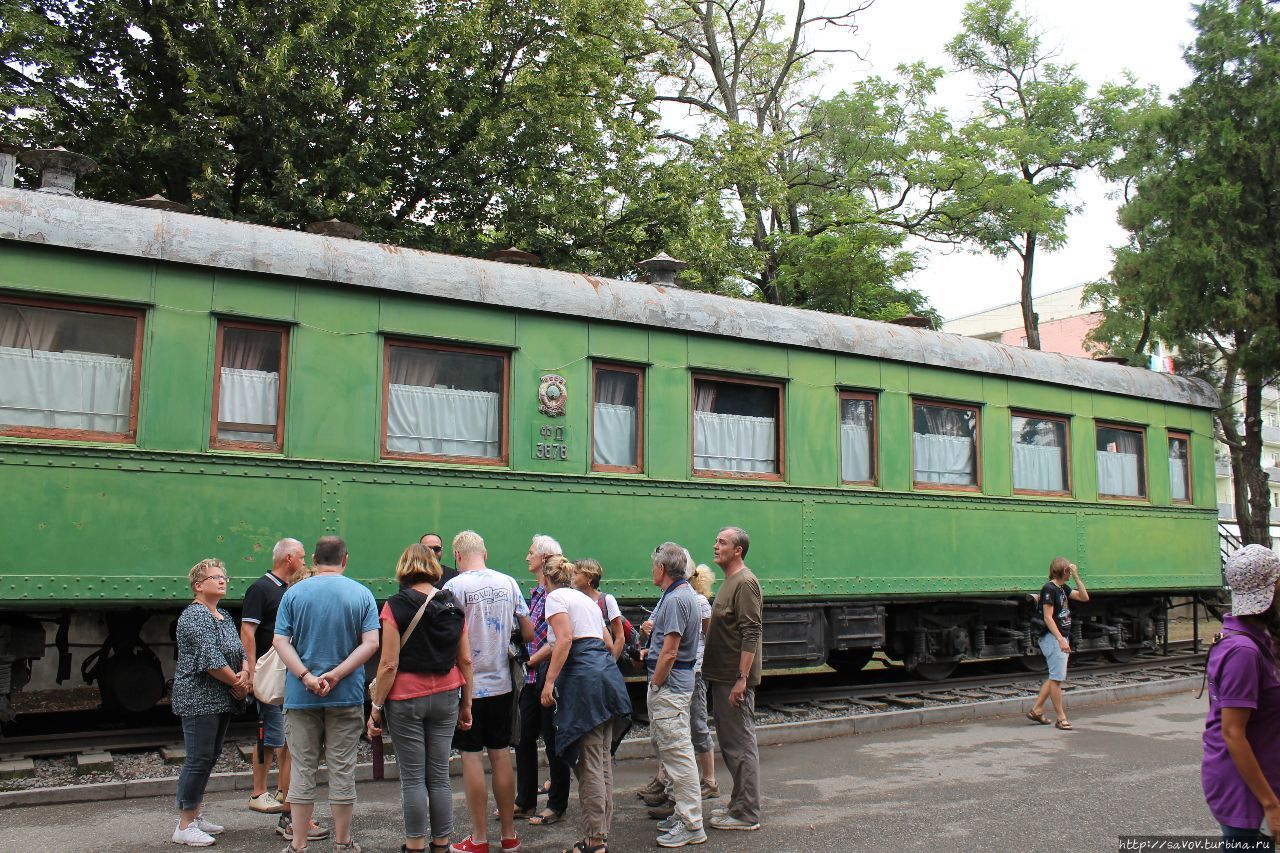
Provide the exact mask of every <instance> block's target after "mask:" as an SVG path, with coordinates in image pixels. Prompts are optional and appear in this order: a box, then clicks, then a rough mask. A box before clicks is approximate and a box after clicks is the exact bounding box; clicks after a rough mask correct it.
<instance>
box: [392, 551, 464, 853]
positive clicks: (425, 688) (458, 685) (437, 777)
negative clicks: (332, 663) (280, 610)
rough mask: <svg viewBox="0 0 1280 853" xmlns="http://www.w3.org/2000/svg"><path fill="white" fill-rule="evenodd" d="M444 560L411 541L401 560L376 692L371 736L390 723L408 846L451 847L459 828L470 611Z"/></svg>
mask: <svg viewBox="0 0 1280 853" xmlns="http://www.w3.org/2000/svg"><path fill="white" fill-rule="evenodd" d="M441 573H442V570H441V568H440V561H439V560H437V559H436V555H435V554H434V553H433V552H432V551H431V549H429V548H427V547H426V546H424V545H420V544H417V545H410V546H409V547H408V548H406V549H405V552H404V553H403V554H402V555H401V556H400V561H399V562H398V563H397V564H396V580H397V581H398V582H399V583H400V587H401V589H400V592H398V593H396V594H395V595H393V596H392V597H391V598H390V599H388V600H387V603H386V604H385V605H384V606H383V608H382V615H381V620H382V657H381V659H380V660H379V661H378V676H377V678H376V679H375V680H374V682H373V685H372V689H371V690H370V693H371V700H372V703H373V705H372V710H371V711H370V713H369V725H368V731H369V736H370V737H371V738H372V737H376V736H377V735H380V734H381V733H382V729H383V725H384V722H383V715H384V714H385V715H386V721H385V725H386V728H387V729H388V731H389V732H390V734H391V739H392V741H393V742H394V743H395V747H396V762H397V764H398V765H399V768H400V799H401V804H402V807H403V810H404V844H402V845H401V847H400V849H401V851H407V850H425V849H427V843H426V839H427V831H428V824H430V832H431V850H432V851H447V850H448V849H449V836H450V835H451V834H452V833H453V788H452V786H451V785H450V783H449V750H450V748H451V744H452V741H453V732H454V729H455V728H458V729H463V730H466V729H469V728H471V690H472V672H471V646H470V644H469V643H468V641H467V635H466V632H465V631H464V630H463V629H464V627H465V622H466V620H465V617H464V616H463V613H462V610H461V608H459V607H458V606H457V605H456V604H455V603H454V601H453V596H452V595H451V594H450V593H449V591H448V590H439V589H436V587H435V584H437V583H439V582H440V575H441Z"/></svg>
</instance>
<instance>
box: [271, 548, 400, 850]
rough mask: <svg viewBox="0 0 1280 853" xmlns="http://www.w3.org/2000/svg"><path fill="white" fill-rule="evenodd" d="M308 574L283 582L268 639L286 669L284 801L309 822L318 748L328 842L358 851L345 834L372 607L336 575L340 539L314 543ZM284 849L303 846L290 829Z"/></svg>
mask: <svg viewBox="0 0 1280 853" xmlns="http://www.w3.org/2000/svg"><path fill="white" fill-rule="evenodd" d="M311 560H312V562H313V563H314V564H315V574H314V575H312V576H311V577H309V578H307V579H305V580H303V581H301V582H300V583H296V584H294V585H293V586H291V587H289V590H288V591H287V592H286V593H285V594H284V598H282V599H281V600H280V609H279V611H277V613H276V627H275V632H276V636H275V640H274V646H275V650H276V654H278V655H279V656H280V660H281V661H282V662H283V663H284V665H285V669H287V670H288V672H287V673H286V675H285V684H284V712H285V713H284V733H285V740H286V741H287V742H288V744H289V753H290V755H291V757H292V760H293V766H292V780H291V784H290V786H289V795H288V797H287V800H288V802H289V803H291V804H292V806H293V820H294V825H295V826H310V825H311V815H312V813H313V811H314V809H315V796H316V770H317V769H318V768H319V764H320V755H321V750H322V749H323V753H324V760H325V764H326V766H327V767H328V770H329V804H330V809H331V810H332V812H333V841H334V844H333V847H334V849H335V850H338V851H343V853H360V845H359V844H357V843H356V842H355V841H354V840H352V838H351V820H352V815H353V813H354V812H355V803H356V749H357V747H358V746H359V744H360V732H361V730H363V729H364V694H365V689H364V681H363V675H364V664H365V661H367V660H369V658H371V657H373V655H374V653H375V652H376V651H377V650H378V606H377V603H376V602H375V601H374V599H373V593H371V592H370V591H369V589H368V587H366V586H364V584H361V583H359V582H357V581H354V580H352V579H350V578H347V577H343V573H344V572H345V571H346V570H347V546H346V543H344V542H343V541H342V539H340V538H339V537H337V536H324V537H321V538H320V540H319V541H317V542H316V548H315V552H314V553H313V554H312V557H311ZM292 834H293V839H292V841H291V846H290V848H289V849H291V850H305V849H307V844H306V839H305V838H301V837H300V836H301V835H303V833H297V832H295V833H292Z"/></svg>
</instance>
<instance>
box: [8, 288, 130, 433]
mask: <svg viewBox="0 0 1280 853" xmlns="http://www.w3.org/2000/svg"><path fill="white" fill-rule="evenodd" d="M0 302H2V303H4V304H6V305H23V306H27V307H29V308H48V309H52V310H55V311H78V312H80V313H84V314H109V315H112V316H116V317H132V318H133V321H134V324H133V354H132V358H133V376H132V377H131V378H130V380H129V430H128V432H99V431H97V430H88V429H62V428H59V427H31V426H12V425H4V424H0V436H4V437H8V438H41V439H57V440H62V441H91V442H97V443H102V444H136V443H137V441H138V411H139V400H140V398H141V396H142V341H143V338H144V337H145V334H144V332H145V331H146V319H147V311H146V309H145V308H134V307H129V306H124V305H103V304H99V303H95V302H72V301H67V302H63V301H60V300H56V299H28V298H23V297H17V296H8V295H0Z"/></svg>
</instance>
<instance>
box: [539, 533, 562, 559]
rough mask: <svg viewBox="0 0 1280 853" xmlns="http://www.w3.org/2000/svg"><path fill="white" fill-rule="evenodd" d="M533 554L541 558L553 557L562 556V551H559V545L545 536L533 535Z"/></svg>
mask: <svg viewBox="0 0 1280 853" xmlns="http://www.w3.org/2000/svg"><path fill="white" fill-rule="evenodd" d="M533 553H535V554H538V555H539V556H542V557H554V556H555V555H557V554H564V551H562V550H560V543H559V542H557V541H556V540H554V539H552V538H551V537H550V536H548V535H547V534H545V533H535V534H534V536H533Z"/></svg>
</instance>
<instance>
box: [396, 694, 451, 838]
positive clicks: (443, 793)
mask: <svg viewBox="0 0 1280 853" xmlns="http://www.w3.org/2000/svg"><path fill="white" fill-rule="evenodd" d="M459 701H460V696H459V694H458V691H457V690H446V691H444V692H443V693H433V694H431V695H430V696H419V697H418V698H416V699H392V700H389V701H388V702H387V705H386V708H385V711H386V715H387V731H388V733H389V734H390V735H391V740H392V742H393V743H394V744H395V747H396V764H397V766H398V767H399V768H400V803H401V806H402V808H403V810H404V837H405V838H425V837H426V835H427V819H428V815H429V816H430V822H431V837H432V838H443V837H445V836H448V835H450V834H452V832H453V786H452V784H451V783H450V781H449V750H450V749H451V748H452V743H453V730H454V729H455V728H456V727H457V725H458V703H459Z"/></svg>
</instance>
